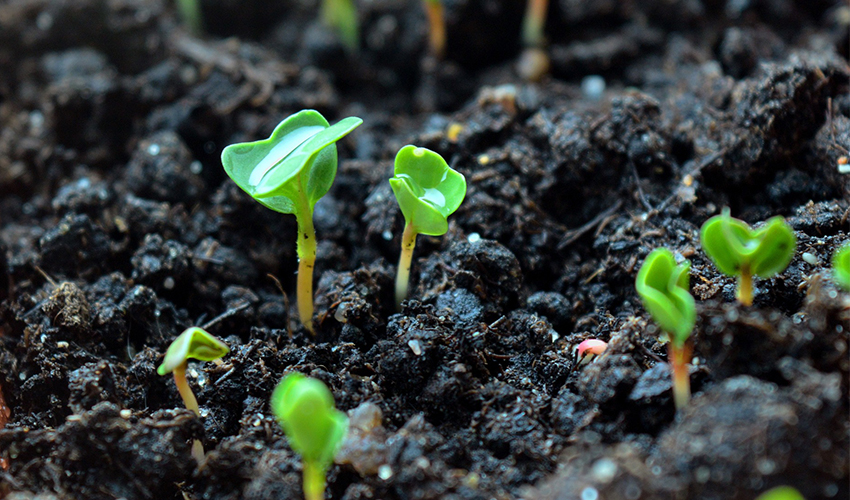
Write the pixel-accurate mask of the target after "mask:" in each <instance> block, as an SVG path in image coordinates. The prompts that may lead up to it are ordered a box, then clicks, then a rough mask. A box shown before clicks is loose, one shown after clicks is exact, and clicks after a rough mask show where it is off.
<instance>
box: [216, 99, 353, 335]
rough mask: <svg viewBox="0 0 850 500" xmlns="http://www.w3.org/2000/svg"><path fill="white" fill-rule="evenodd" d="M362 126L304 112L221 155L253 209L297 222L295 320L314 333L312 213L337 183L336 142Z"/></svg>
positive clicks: (226, 170)
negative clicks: (254, 204)
mask: <svg viewBox="0 0 850 500" xmlns="http://www.w3.org/2000/svg"><path fill="white" fill-rule="evenodd" d="M361 123H363V120H361V119H360V118H357V117H353V116H352V117H348V118H345V119H343V120H340V121H339V122H338V123H336V124H334V125H330V124H329V123H328V121H327V120H325V118H324V117H323V116H322V115H321V114H319V113H318V112H317V111H313V110H304V111H300V112H298V113H295V114H294V115H292V116H290V117H289V118H287V119H285V120H283V121H282V122H280V124H279V125H278V126H277V127H275V129H274V132H272V135H271V137H269V138H268V139H264V140H261V141H256V142H243V143H239V144H231V145H230V146H227V147H226V148H224V151H223V152H222V153H221V163H222V165H224V171H225V172H227V175H229V176H230V178H231V179H233V182H235V183H236V184H237V185H238V186H239V187H240V188H242V190H243V191H245V192H246V193H248V194H249V195H251V197H252V198H254V199H255V200H256V201H257V202H258V203H260V204H262V205H264V206H266V207H268V208H270V209H272V210H275V211H277V212H280V213H284V214H295V218H296V220H297V221H298V235H297V251H298V289H297V291H298V293H297V295H298V314H299V316H300V317H301V322H302V323H303V324H304V327H305V328H307V330H308V331H309V332H310V333H315V331H314V329H313V266H314V265H315V263H316V232H315V230H314V229H313V208H314V207H315V205H316V202H317V201H319V199H320V198H321V197H322V196H324V195H325V194H327V192H328V190H329V189H330V187H331V184H333V181H334V177H336V166H337V152H336V146H335V144H334V143H335V142H336V141H338V140H340V139H341V138H342V137H344V136H345V135H346V134H348V133H349V132H351V131H352V130H354V129H355V128H357V127H358V126H359V125H360V124H361Z"/></svg>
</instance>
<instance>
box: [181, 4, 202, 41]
mask: <svg viewBox="0 0 850 500" xmlns="http://www.w3.org/2000/svg"><path fill="white" fill-rule="evenodd" d="M177 11H178V12H179V13H180V19H182V20H183V24H184V25H185V26H186V29H187V30H188V31H189V33H191V34H193V35H195V36H201V35H203V33H204V18H203V16H202V15H201V0H177Z"/></svg>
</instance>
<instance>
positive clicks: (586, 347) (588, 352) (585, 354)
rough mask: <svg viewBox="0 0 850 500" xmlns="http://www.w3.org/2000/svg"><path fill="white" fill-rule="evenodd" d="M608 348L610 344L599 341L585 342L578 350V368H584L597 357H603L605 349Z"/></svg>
mask: <svg viewBox="0 0 850 500" xmlns="http://www.w3.org/2000/svg"><path fill="white" fill-rule="evenodd" d="M607 348H608V342H605V341H604V340H599V339H587V340H583V341H582V342H581V343H580V344H579V345H578V346H577V347H576V348H575V353H574V357H575V358H576V360H577V363H575V365H576V366H582V365H586V364H588V363H590V362H591V361H593V360H594V359H596V357H597V356H601V355H602V353H603V352H605V349H607Z"/></svg>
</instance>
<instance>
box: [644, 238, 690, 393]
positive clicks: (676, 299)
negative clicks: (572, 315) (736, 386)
mask: <svg viewBox="0 0 850 500" xmlns="http://www.w3.org/2000/svg"><path fill="white" fill-rule="evenodd" d="M690 267H691V266H690V263H689V262H685V263H684V264H679V265H677V264H676V259H675V258H674V257H673V252H671V251H670V250H667V249H666V248H656V249H655V250H653V251H652V252H651V253H650V254H649V255H648V256H647V257H646V260H645V261H644V262H643V265H642V266H641V268H640V271H638V275H637V279H636V280H635V289H636V290H637V293H638V295H640V298H641V300H642V301H643V306H644V307H645V308H646V310H647V311H649V314H650V316H652V319H653V320H655V322H656V323H658V326H660V327H661V329H662V330H663V331H665V332H666V333H667V335H668V336H669V337H670V341H669V342H668V344H667V349H668V352H669V355H668V358H669V361H670V370H671V372H672V374H673V401H674V402H675V403H676V409H681V408H684V407H685V405H687V404H688V400H689V399H690V397H691V382H690V376H689V374H688V364H687V363H688V359H689V358H690V345H689V344H688V342H687V340H688V338H689V337H690V336H691V332H692V331H693V329H694V324H695V323H696V303H695V302H694V298H693V297H692V296H691V294H690V293H689V292H688V271H689V270H690Z"/></svg>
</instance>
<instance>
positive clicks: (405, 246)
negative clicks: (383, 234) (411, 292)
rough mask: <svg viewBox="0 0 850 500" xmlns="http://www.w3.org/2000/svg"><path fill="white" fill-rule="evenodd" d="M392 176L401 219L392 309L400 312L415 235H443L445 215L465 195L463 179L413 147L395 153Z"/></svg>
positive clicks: (437, 157)
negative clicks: (399, 250) (402, 227)
mask: <svg viewBox="0 0 850 500" xmlns="http://www.w3.org/2000/svg"><path fill="white" fill-rule="evenodd" d="M394 173H395V175H394V176H393V177H392V178H391V179H390V186H392V188H393V193H395V197H396V200H397V201H398V206H399V208H401V213H402V214H404V220H405V224H404V233H403V234H402V236H401V257H400V258H399V262H398V274H396V282H395V301H396V309H398V310H401V302H402V301H403V300H404V299H405V298H406V297H407V286H408V282H409V281H410V266H411V262H412V260H413V248H414V247H415V246H416V236H417V235H419V234H427V235H429V236H441V235H444V234H446V231H448V230H449V223H448V220H447V219H448V217H449V215H451V214H453V213H454V211H455V210H457V208H458V207H459V206H460V204H461V202H463V198H464V196H466V179H465V178H464V177H463V174H460V173H459V172H456V171H455V170H452V168H451V167H449V165H448V164H447V163H446V160H444V159H443V157H442V156H440V155H439V154H437V153H435V152H433V151H431V150H430V149H425V148H418V147H416V146H405V147H403V148H401V150H399V152H398V154H397V155H396V157H395V171H394Z"/></svg>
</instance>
